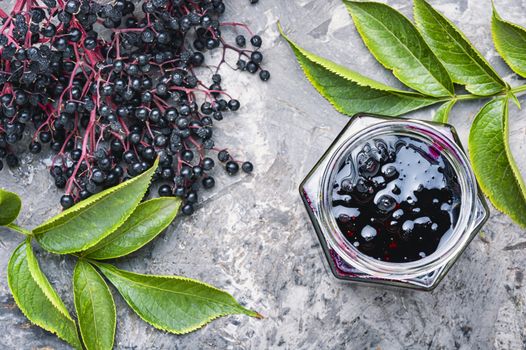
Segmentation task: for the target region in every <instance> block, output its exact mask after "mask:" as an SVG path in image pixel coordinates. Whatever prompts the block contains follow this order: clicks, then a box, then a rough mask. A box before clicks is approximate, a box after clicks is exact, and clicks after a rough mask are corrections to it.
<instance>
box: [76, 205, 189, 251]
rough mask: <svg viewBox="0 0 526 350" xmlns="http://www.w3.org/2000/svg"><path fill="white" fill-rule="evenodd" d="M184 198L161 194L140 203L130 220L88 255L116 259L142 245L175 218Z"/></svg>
mask: <svg viewBox="0 0 526 350" xmlns="http://www.w3.org/2000/svg"><path fill="white" fill-rule="evenodd" d="M180 206H181V200H180V199H178V198H174V197H161V198H156V199H152V200H149V201H147V202H144V203H141V204H140V205H139V206H138V207H137V209H135V211H134V212H133V214H132V215H131V216H130V217H129V218H128V220H127V221H126V222H125V223H124V224H123V225H122V226H121V227H119V228H118V229H117V230H116V231H115V232H113V233H112V234H111V235H109V236H108V237H106V238H104V239H103V240H102V241H101V242H100V243H98V244H97V245H96V246H95V247H93V248H91V249H90V250H88V252H87V253H86V254H85V256H86V257H87V258H90V259H98V260H104V259H114V258H118V257H121V256H125V255H128V254H130V253H131V252H134V251H136V250H138V249H139V248H141V247H143V246H144V245H145V244H146V243H148V242H150V241H151V240H152V239H154V238H155V237H156V236H157V235H158V234H159V233H161V232H162V231H163V230H164V229H165V228H167V227H168V226H169V225H170V223H171V222H172V221H173V220H174V219H175V217H176V215H177V213H178V212H179V207H180Z"/></svg>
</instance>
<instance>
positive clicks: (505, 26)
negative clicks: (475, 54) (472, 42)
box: [491, 6, 526, 78]
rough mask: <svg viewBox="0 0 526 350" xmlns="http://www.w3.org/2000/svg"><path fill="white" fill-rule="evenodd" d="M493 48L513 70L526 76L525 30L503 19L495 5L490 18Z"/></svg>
mask: <svg viewBox="0 0 526 350" xmlns="http://www.w3.org/2000/svg"><path fill="white" fill-rule="evenodd" d="M491 33H492V36H493V43H494V44H495V48H496V49H497V51H498V52H499V54H500V55H501V56H502V58H503V59H504V61H506V63H507V64H508V66H510V68H511V69H513V71H514V72H515V73H517V74H519V75H521V76H522V77H525V78H526V30H525V29H524V28H523V27H520V26H518V25H516V24H514V23H511V22H508V21H505V20H503V19H502V18H501V17H500V16H499V14H498V13H497V10H496V9H495V6H493V16H492V19H491Z"/></svg>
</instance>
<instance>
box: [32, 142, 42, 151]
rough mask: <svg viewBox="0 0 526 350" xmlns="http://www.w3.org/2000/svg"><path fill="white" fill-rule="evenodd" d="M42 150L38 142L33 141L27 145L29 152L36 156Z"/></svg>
mask: <svg viewBox="0 0 526 350" xmlns="http://www.w3.org/2000/svg"><path fill="white" fill-rule="evenodd" d="M41 150H42V145H41V144H40V142H37V141H34V142H31V143H30V144H29V152H31V153H33V154H38V153H40V151H41Z"/></svg>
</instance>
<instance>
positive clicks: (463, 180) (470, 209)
mask: <svg viewBox="0 0 526 350" xmlns="http://www.w3.org/2000/svg"><path fill="white" fill-rule="evenodd" d="M380 135H404V136H410V137H414V138H417V139H418V140H420V141H423V142H424V143H426V144H428V145H434V146H435V147H436V146H438V148H439V149H440V150H441V151H440V152H441V155H442V156H444V157H445V158H446V159H447V160H448V161H449V162H450V164H451V165H452V167H453V170H454V171H455V173H456V175H457V178H458V180H459V184H460V189H461V194H460V203H461V205H460V213H459V217H458V219H457V222H456V224H455V226H454V228H453V232H452V233H451V234H450V236H449V237H448V238H447V239H446V240H445V242H440V244H439V246H438V248H437V250H436V251H434V252H433V253H432V254H430V255H428V256H426V257H424V258H422V259H419V260H415V261H410V262H402V263H394V262H387V261H381V260H377V259H374V258H373V257H371V256H368V255H366V254H364V253H362V252H361V251H359V250H358V249H357V248H356V247H354V246H353V245H352V244H351V243H350V242H349V241H348V240H347V239H346V237H345V236H344V235H343V233H342V232H341V230H340V229H339V227H338V225H337V223H336V220H335V218H334V216H333V215H332V203H331V195H330V194H331V191H332V183H333V180H334V176H335V174H336V173H337V168H338V166H339V164H340V162H341V161H342V159H344V158H345V157H346V155H348V154H349V153H350V152H351V151H352V150H353V149H355V147H356V145H358V144H360V143H362V142H364V141H366V140H369V139H373V138H375V137H378V136H380ZM320 181H321V183H320V186H319V189H320V192H321V193H319V198H320V199H321V203H320V216H321V220H322V221H323V222H324V224H325V226H326V227H327V228H328V229H327V230H324V231H325V232H324V235H325V236H326V239H327V241H328V242H329V244H330V246H331V248H333V249H334V250H335V251H336V252H337V253H338V255H340V256H341V258H342V259H343V260H344V261H345V262H347V263H348V264H350V265H352V266H354V267H356V268H358V269H359V270H361V271H363V272H365V273H368V274H370V275H373V276H378V277H382V278H389V279H409V278H414V277H419V276H423V275H426V274H428V273H432V272H433V271H435V270H437V269H438V268H440V267H442V266H444V265H446V264H447V263H448V262H449V261H450V260H451V259H452V258H454V257H455V256H456V255H457V254H458V253H459V252H460V251H461V250H462V249H463V247H464V246H465V244H466V243H467V241H468V240H469V239H470V236H471V235H470V233H471V229H472V227H471V226H472V223H473V222H474V221H475V219H476V218H475V216H476V211H477V210H476V203H477V196H478V194H477V191H478V188H477V183H476V180H475V176H474V174H473V172H472V170H471V167H470V166H469V160H468V158H467V156H466V154H465V153H464V151H463V149H462V148H461V147H460V146H459V145H458V144H457V143H456V142H455V141H454V140H452V139H451V138H450V137H448V136H446V135H444V133H443V132H441V131H439V130H438V129H437V128H435V127H434V126H433V125H432V124H430V123H426V122H422V121H418V120H410V119H406V120H387V121H382V122H379V123H377V124H374V125H372V126H368V127H366V128H364V129H362V130H361V131H359V132H357V133H356V134H354V135H353V136H351V137H350V138H349V139H347V140H345V142H343V143H342V144H341V145H340V146H339V147H338V148H337V149H336V150H335V152H334V153H333V154H332V155H331V157H330V159H329V161H328V163H327V166H326V167H325V169H324V172H323V175H322V176H321V178H320Z"/></svg>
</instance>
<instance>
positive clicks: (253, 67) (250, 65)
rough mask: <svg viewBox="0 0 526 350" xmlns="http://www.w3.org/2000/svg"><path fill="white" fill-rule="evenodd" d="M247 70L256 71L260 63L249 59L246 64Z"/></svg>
mask: <svg viewBox="0 0 526 350" xmlns="http://www.w3.org/2000/svg"><path fill="white" fill-rule="evenodd" d="M246 69H247V72H249V73H252V74H254V73H256V72H257V71H258V65H257V64H256V63H254V62H252V61H249V62H248V63H247V66H246Z"/></svg>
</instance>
